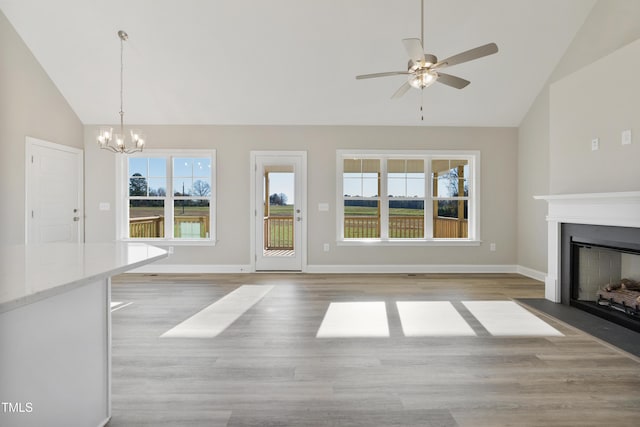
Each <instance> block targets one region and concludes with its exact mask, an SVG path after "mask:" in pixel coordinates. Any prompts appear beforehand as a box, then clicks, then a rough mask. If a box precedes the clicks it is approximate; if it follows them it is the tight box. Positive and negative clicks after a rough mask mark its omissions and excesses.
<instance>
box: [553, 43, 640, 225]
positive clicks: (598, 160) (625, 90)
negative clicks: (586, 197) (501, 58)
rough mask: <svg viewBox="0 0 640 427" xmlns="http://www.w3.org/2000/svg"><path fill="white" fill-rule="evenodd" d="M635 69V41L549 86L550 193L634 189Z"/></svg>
mask: <svg viewBox="0 0 640 427" xmlns="http://www.w3.org/2000/svg"><path fill="white" fill-rule="evenodd" d="M639 69H640V39H638V40H636V41H635V42H633V43H631V44H629V45H627V46H625V47H623V48H621V49H619V50H617V51H615V52H614V53H612V54H610V55H607V56H605V57H604V58H602V59H600V60H598V61H596V62H594V63H592V64H590V65H588V66H586V67H584V68H582V69H581V70H579V71H576V72H575V73H573V74H570V75H568V76H567V77H565V78H563V79H562V80H559V81H557V82H555V83H553V84H552V85H551V94H550V98H551V101H550V105H551V108H550V111H551V121H550V135H551V144H550V155H551V163H550V175H549V176H550V182H549V190H550V192H551V193H552V194H563V193H590V192H593V193H597V192H607V191H634V190H635V191H637V190H640V114H638V102H639V101H640V80H639V79H638V70H639ZM625 129H629V130H631V133H632V135H635V143H632V144H630V145H622V144H621V132H622V131H623V130H625ZM593 138H599V140H600V149H599V150H596V151H592V149H591V140H592V139H593ZM638 215H640V212H639V213H638Z"/></svg>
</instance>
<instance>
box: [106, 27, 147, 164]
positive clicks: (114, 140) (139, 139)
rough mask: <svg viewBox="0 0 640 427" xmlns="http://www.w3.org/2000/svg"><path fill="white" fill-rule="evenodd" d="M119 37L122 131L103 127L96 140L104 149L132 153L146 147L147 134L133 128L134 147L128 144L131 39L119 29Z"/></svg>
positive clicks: (132, 140)
mask: <svg viewBox="0 0 640 427" xmlns="http://www.w3.org/2000/svg"><path fill="white" fill-rule="evenodd" d="M118 37H119V38H120V112H119V114H120V133H117V134H115V135H114V133H113V128H112V127H101V128H100V130H99V131H98V136H97V138H96V142H97V143H98V147H100V148H101V149H103V150H109V151H112V152H114V153H122V154H131V153H136V152H140V151H142V150H143V149H144V144H145V139H146V138H145V136H144V135H143V134H142V132H141V131H140V129H131V132H130V133H131V138H130V139H131V144H132V145H133V146H132V147H129V146H127V142H126V139H125V133H124V108H123V104H124V102H123V100H124V84H123V82H124V60H123V52H124V42H125V41H127V40H128V39H129V35H128V34H127V33H126V32H124V31H122V30H120V31H118Z"/></svg>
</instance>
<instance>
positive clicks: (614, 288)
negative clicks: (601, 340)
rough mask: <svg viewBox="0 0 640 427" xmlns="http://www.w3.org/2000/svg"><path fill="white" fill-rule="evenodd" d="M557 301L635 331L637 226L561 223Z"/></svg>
mask: <svg viewBox="0 0 640 427" xmlns="http://www.w3.org/2000/svg"><path fill="white" fill-rule="evenodd" d="M560 257H561V281H560V283H561V302H562V303H563V304H567V305H572V306H574V307H577V308H580V309H582V310H585V311H588V312H590V313H592V314H595V315H597V316H600V317H603V318H606V319H607V320H611V321H613V322H616V323H618V324H621V325H623V326H626V327H628V328H631V329H633V330H636V331H638V332H640V228H632V227H613V226H601V225H585V224H567V223H564V224H562V226H561V249H560Z"/></svg>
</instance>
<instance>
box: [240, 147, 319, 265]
mask: <svg viewBox="0 0 640 427" xmlns="http://www.w3.org/2000/svg"><path fill="white" fill-rule="evenodd" d="M250 157H251V172H252V179H251V190H250V194H251V214H252V215H251V218H252V220H251V245H250V246H251V264H252V270H253V271H273V270H281V271H305V270H306V263H307V252H306V246H307V243H306V240H307V226H306V219H307V215H306V214H307V202H306V186H307V171H306V168H307V153H306V152H304V151H253V152H251V156H250ZM279 171H280V172H282V171H286V172H292V173H293V181H294V189H293V194H292V195H293V206H292V207H291V210H292V214H293V224H292V227H293V250H277V249H275V250H274V249H269V250H267V249H266V248H265V244H264V241H265V240H264V239H265V238H266V236H265V224H268V223H269V222H268V221H269V220H268V219H266V218H265V216H264V209H265V206H264V203H265V201H266V202H267V203H268V198H267V197H265V173H266V172H270V173H273V172H279ZM269 193H270V194H271V190H270V191H269ZM289 197H291V196H289ZM265 199H267V200H265Z"/></svg>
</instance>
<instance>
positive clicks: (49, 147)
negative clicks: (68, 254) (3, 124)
mask: <svg viewBox="0 0 640 427" xmlns="http://www.w3.org/2000/svg"><path fill="white" fill-rule="evenodd" d="M25 160H26V167H25V179H26V181H25V190H26V194H25V216H26V219H25V228H26V230H25V241H26V242H27V243H50V242H73V243H80V242H82V241H84V198H83V151H82V150H80V149H78V148H74V147H69V146H66V145H60V144H55V143H52V142H48V141H43V140H40V139H36V138H31V137H27V138H26V157H25Z"/></svg>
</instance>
